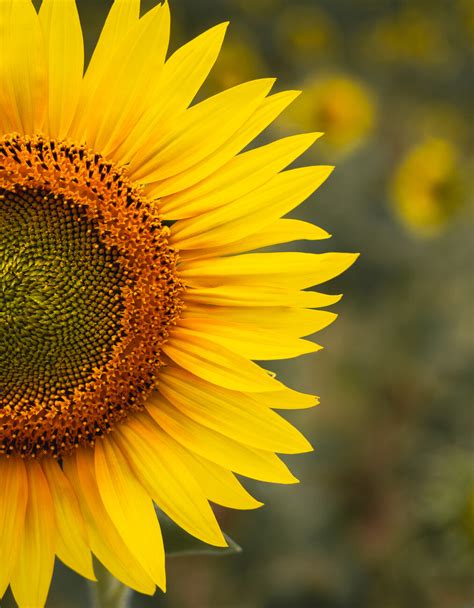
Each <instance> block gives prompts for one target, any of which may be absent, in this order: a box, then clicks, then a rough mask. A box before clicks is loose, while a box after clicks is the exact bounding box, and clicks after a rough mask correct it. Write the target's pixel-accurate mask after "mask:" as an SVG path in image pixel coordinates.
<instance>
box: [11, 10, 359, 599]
mask: <svg viewBox="0 0 474 608" xmlns="http://www.w3.org/2000/svg"><path fill="white" fill-rule="evenodd" d="M226 25H227V24H221V25H217V26H216V27H213V28H212V29H210V30H208V31H206V32H205V33H203V34H202V35H200V36H198V37H197V38H196V39H194V40H193V41H191V42H189V43H188V44H186V45H185V46H183V47H181V48H180V49H178V50H177V51H176V52H175V53H174V54H172V55H171V56H169V57H168V58H167V47H168V39H169V27H170V14H169V7H168V5H167V4H166V3H164V4H161V5H157V6H155V8H153V9H152V10H150V11H149V12H147V13H146V14H145V15H144V16H141V17H140V2H139V0H116V1H115V3H114V4H113V6H112V8H111V10H110V13H109V15H108V17H107V20H106V23H105V25H104V28H103V30H102V33H101V35H100V38H99V40H98V43H97V46H96V49H95V52H94V54H93V56H92V58H91V60H90V63H89V65H88V67H87V70H86V72H85V74H84V70H83V64H84V56H83V41H82V32H81V26H80V22H79V17H78V13H77V9H76V6H75V3H74V1H73V0H44V1H43V3H42V5H41V7H40V9H39V12H38V13H37V12H36V10H35V8H34V6H33V4H32V2H31V0H2V1H1V2H0V45H1V48H0V83H1V86H0V131H1V139H0V236H1V239H0V243H1V244H0V302H1V308H0V388H1V390H0V395H1V396H0V399H1V408H0V479H1V488H0V555H1V556H2V557H1V559H2V567H1V569H0V596H2V595H3V594H4V592H5V590H6V588H7V587H8V585H10V586H11V589H12V592H13V595H14V596H15V599H16V601H17V603H18V604H19V605H20V606H21V607H28V608H39V607H41V606H44V604H45V601H46V597H47V594H48V588H49V585H50V582H51V577H52V572H53V566H54V561H55V557H56V556H57V557H58V558H59V559H60V560H62V561H63V562H64V563H65V564H66V565H67V566H69V567H70V568H72V569H73V570H75V571H76V572H78V573H79V574H81V575H83V576H84V577H87V578H89V579H94V572H93V567H92V554H94V555H95V556H96V557H97V559H98V560H99V561H100V562H101V563H102V564H103V565H104V566H105V567H106V568H107V569H108V570H109V571H110V572H111V573H112V574H113V575H114V576H115V577H116V578H117V579H119V580H120V581H122V582H123V583H124V584H125V585H128V586H129V587H131V588H133V589H135V590H137V591H139V592H142V593H146V594H153V593H154V592H155V588H156V586H158V587H160V588H161V589H163V590H164V589H165V566H164V556H165V551H164V547H163V541H162V536H161V532H160V525H159V521H158V519H157V516H156V511H155V505H157V506H158V507H159V509H160V510H161V511H163V512H164V513H166V514H167V515H168V516H169V517H171V518H172V519H173V520H174V521H175V522H176V523H177V524H178V525H179V526H181V527H182V528H183V529H184V530H186V531H187V532H189V533H190V534H192V535H194V536H195V537H197V538H199V539H201V540H202V541H204V542H206V543H210V544H213V545H216V546H225V545H226V540H225V538H224V536H223V534H222V532H221V530H220V528H219V525H218V523H217V521H216V518H215V516H214V513H213V511H212V508H211V506H210V504H209V501H210V502H212V503H216V504H218V505H223V506H226V507H232V508H236V509H252V508H255V507H258V506H259V505H260V504H261V503H259V502H258V501H257V500H256V499H254V498H253V497H252V496H251V495H250V494H249V493H248V492H247V491H246V490H245V489H244V487H243V486H242V485H241V483H240V481H239V480H238V479H237V478H236V476H235V474H239V475H243V476H247V477H251V478H255V479H258V480H263V481H267V482H278V483H294V482H295V481H296V479H295V478H294V477H293V475H292V474H291V473H290V472H289V470H288V469H287V467H286V466H285V464H284V463H283V462H282V461H281V460H280V459H279V457H278V456H277V453H284V454H286V453H299V452H304V451H307V450H310V449H311V448H310V445H309V444H308V442H307V441H306V440H305V439H304V438H303V437H302V435H301V434H300V433H299V432H298V431H297V430H295V429H294V428H293V427H292V426H290V424H289V423H288V422H286V421H285V419H284V418H282V417H280V415H278V414H277V413H276V412H275V411H274V409H278V408H281V409H285V408H287V409H288V408H304V407H309V406H311V405H314V404H315V403H316V401H317V400H316V398H314V397H312V396H308V395H306V394H301V393H298V392H296V391H294V390H291V389H289V388H287V387H285V386H284V385H283V384H282V383H281V382H279V381H278V380H277V379H276V378H275V376H274V375H273V374H271V373H269V372H268V371H266V370H265V369H263V368H261V367H260V366H259V365H257V364H256V363H255V362H254V360H270V359H279V358H288V357H295V356H297V355H300V354H303V353H309V352H313V351H316V350H317V349H318V348H319V347H318V346H317V345H315V344H313V343H312V342H308V341H306V340H304V339H302V337H303V336H307V335H309V334H313V333H314V332H316V331H317V330H319V329H321V328H323V327H325V326H326V325H328V324H329V323H331V321H333V320H334V318H335V315H334V314H332V313H330V312H326V311H321V310H313V309H317V308H320V307H325V306H328V305H330V304H333V303H335V302H336V301H337V300H338V299H339V297H338V296H330V295H324V294H322V293H318V292H315V291H308V290H307V288H309V287H310V286H312V285H315V284H320V283H323V282H325V281H327V280H328V279H331V278H332V277H334V276H336V275H338V274H339V273H341V272H343V271H344V270H345V269H346V268H347V267H348V266H350V265H351V264H352V263H353V261H354V259H355V256H354V255H352V254H343V253H323V254H311V253H298V252H289V253H277V252H273V253H245V252H248V251H252V250H255V249H257V250H258V249H260V248H263V247H266V246H268V245H275V244H278V243H283V242H290V241H294V240H299V239H323V238H326V237H327V236H329V235H328V234H327V233H326V232H325V231H323V230H321V229H320V228H318V227H316V226H313V225H311V224H308V223H304V222H302V221H298V220H294V219H281V218H282V216H284V215H285V214H287V213H288V212H289V211H290V210H292V209H293V208H295V207H296V206H297V205H298V204H299V203H301V202H302V201H303V200H304V199H305V198H306V197H307V196H308V195H310V194H311V193H312V192H313V191H314V190H315V189H316V188H317V187H318V186H319V185H320V184H321V183H322V182H323V181H324V180H325V179H326V177H327V176H328V175H329V173H330V172H331V168H330V167H321V166H318V167H302V168H297V169H291V170H287V171H284V169H285V168H286V167H287V166H288V165H289V164H290V163H292V162H293V161H294V160H295V159H296V158H297V157H298V156H300V155H301V154H302V153H303V152H304V151H305V150H306V149H307V148H308V147H309V146H311V144H312V143H313V142H314V141H315V140H316V139H317V138H318V136H319V134H309V135H308V134H303V135H296V136H292V137H287V138H285V139H281V140H279V141H275V142H273V143H270V144H267V145H263V146H261V147H258V148H255V149H249V150H246V151H243V150H244V148H246V147H247V146H248V144H250V142H251V141H252V140H253V139H254V138H255V137H256V136H258V135H259V134H260V133H261V132H262V131H263V130H264V129H265V128H266V127H267V126H268V125H269V124H270V123H271V122H272V121H273V120H274V119H275V118H276V117H277V116H278V115H279V114H280V113H281V112H282V111H283V110H284V109H285V107H286V106H288V105H289V103H290V102H291V101H292V100H293V99H294V98H295V97H296V96H297V93H296V92H293V91H288V92H281V93H277V94H270V90H271V88H272V86H273V84H274V80H272V79H262V80H255V81H252V82H247V83H244V84H240V85H237V86H235V87H233V88H231V89H229V90H226V91H224V92H222V93H220V94H217V95H215V96H214V97H211V98H209V99H206V100H204V101H202V102H200V103H196V104H194V105H191V103H192V101H193V99H194V97H195V95H196V93H197V92H198V90H199V88H200V86H201V85H202V83H203V81H204V80H205V78H206V77H207V75H208V73H209V71H210V69H211V67H212V65H213V63H214V62H215V60H216V58H217V55H218V53H219V49H220V47H221V44H222V40H223V36H224V32H225V30H226Z"/></svg>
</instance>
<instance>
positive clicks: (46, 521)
mask: <svg viewBox="0 0 474 608" xmlns="http://www.w3.org/2000/svg"><path fill="white" fill-rule="evenodd" d="M26 472H27V476H28V503H27V505H26V513H25V524H24V530H23V534H22V537H21V541H20V551H19V558H18V559H17V561H16V564H15V567H14V568H13V572H12V575H11V582H10V586H11V589H12V592H13V595H14V597H15V600H16V601H17V603H18V604H19V606H20V608H32V607H33V606H34V608H42V606H44V605H45V603H46V598H47V596H48V591H49V587H50V585H51V579H52V576H53V567H54V553H55V543H56V521H55V516H54V505H53V499H52V497H51V492H50V489H49V484H48V481H47V479H46V477H45V475H44V473H43V469H42V468H41V466H40V464H39V463H38V462H35V461H34V460H31V461H29V462H28V466H27V467H26Z"/></svg>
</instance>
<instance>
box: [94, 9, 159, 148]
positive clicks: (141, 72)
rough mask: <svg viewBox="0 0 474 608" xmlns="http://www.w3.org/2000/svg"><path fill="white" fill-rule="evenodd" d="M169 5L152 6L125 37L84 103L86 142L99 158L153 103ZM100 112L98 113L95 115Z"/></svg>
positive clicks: (127, 131)
mask: <svg viewBox="0 0 474 608" xmlns="http://www.w3.org/2000/svg"><path fill="white" fill-rule="evenodd" d="M169 31H170V15H169V7H168V3H167V2H165V3H164V4H160V5H157V6H155V7H154V8H153V9H152V10H151V11H149V12H148V13H147V14H146V15H145V16H144V17H142V19H140V21H139V22H138V25H137V27H136V28H134V29H132V31H131V32H130V33H129V34H128V36H126V37H125V39H124V40H123V41H122V44H121V45H120V47H119V48H118V49H117V51H116V52H115V54H114V55H113V57H112V58H111V59H110V60H109V63H108V67H107V70H106V72H105V73H104V74H103V75H102V79H101V81H100V82H99V83H98V86H97V88H96V89H95V91H91V95H90V96H89V98H88V100H87V103H88V105H87V110H86V112H85V114H84V120H85V138H86V141H87V143H88V144H89V145H91V146H92V147H93V148H94V149H95V150H97V151H100V153H101V154H103V155H105V156H107V157H110V158H114V157H113V151H114V149H115V148H117V146H118V145H119V144H121V143H122V141H123V138H124V137H125V136H126V135H127V134H128V133H129V131H130V129H131V128H132V126H133V125H134V124H135V123H136V121H137V120H138V119H139V118H140V116H141V115H142V114H143V112H144V111H145V110H146V109H147V108H148V107H149V105H150V104H151V103H153V100H154V95H155V87H156V86H158V83H159V79H160V75H161V71H162V69H163V65H164V61H165V55H166V51H167V48H168V42H169ZM97 108H100V112H97Z"/></svg>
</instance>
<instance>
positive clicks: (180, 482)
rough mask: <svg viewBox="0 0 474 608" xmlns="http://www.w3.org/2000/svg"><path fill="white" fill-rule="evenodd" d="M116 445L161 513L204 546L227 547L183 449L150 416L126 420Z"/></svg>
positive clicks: (137, 416) (139, 416)
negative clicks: (187, 463)
mask: <svg viewBox="0 0 474 608" xmlns="http://www.w3.org/2000/svg"><path fill="white" fill-rule="evenodd" d="M117 442H118V443H119V445H120V447H121V448H122V449H123V451H124V454H125V455H126V457H127V459H128V460H129V462H130V464H131V466H132V468H133V469H134V471H135V473H136V475H137V477H138V478H139V479H140V482H141V483H142V484H143V486H144V487H145V488H146V490H147V491H148V492H149V494H150V496H151V497H152V498H153V500H154V501H155V502H156V504H157V505H158V506H159V507H160V509H162V511H164V512H165V513H166V514H167V515H168V516H169V517H170V518H171V519H172V520H174V521H175V522H176V523H177V524H178V525H179V526H181V527H182V528H183V529H185V530H186V531H187V532H189V533H190V534H192V535H193V536H196V537H197V538H199V539H200V540H202V541H204V542H205V543H209V544H211V545H217V546H219V547H225V546H227V542H226V541H225V539H224V537H223V535H222V532H221V530H220V528H219V525H218V523H217V521H216V518H215V516H214V513H213V512H212V509H211V507H210V506H209V503H208V501H207V499H206V497H205V495H204V494H203V491H202V490H201V488H200V487H199V485H198V483H197V481H196V480H195V479H194V477H193V475H192V471H190V470H189V469H188V467H187V466H186V462H185V461H184V459H183V455H182V452H183V451H184V450H183V448H181V446H180V445H178V444H176V443H175V442H173V441H172V440H171V439H170V438H169V437H168V435H167V434H166V433H164V432H163V431H162V430H161V429H160V428H159V427H158V426H157V425H156V423H155V422H154V421H153V420H152V419H151V418H150V416H149V415H148V414H145V415H141V414H138V415H135V416H133V417H131V418H130V419H129V420H127V422H126V424H123V425H122V426H121V427H120V428H119V433H117Z"/></svg>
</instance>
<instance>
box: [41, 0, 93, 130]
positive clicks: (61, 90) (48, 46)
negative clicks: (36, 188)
mask: <svg viewBox="0 0 474 608" xmlns="http://www.w3.org/2000/svg"><path fill="white" fill-rule="evenodd" d="M39 21H40V25H41V29H42V32H43V36H44V40H45V52H46V57H47V59H48V66H49V98H48V113H47V118H46V122H45V129H44V131H45V133H46V134H47V135H50V136H51V137H58V138H65V137H66V135H67V132H68V129H69V126H70V125H71V122H72V119H73V117H74V114H75V112H76V107H77V103H78V101H79V95H80V92H81V83H82V76H83V71H84V44H83V41H82V29H81V23H80V21H79V14H78V12H77V8H76V3H75V1H74V0H62V1H61V2H58V1H57V0H43V2H42V4H41V8H40V11H39Z"/></svg>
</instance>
